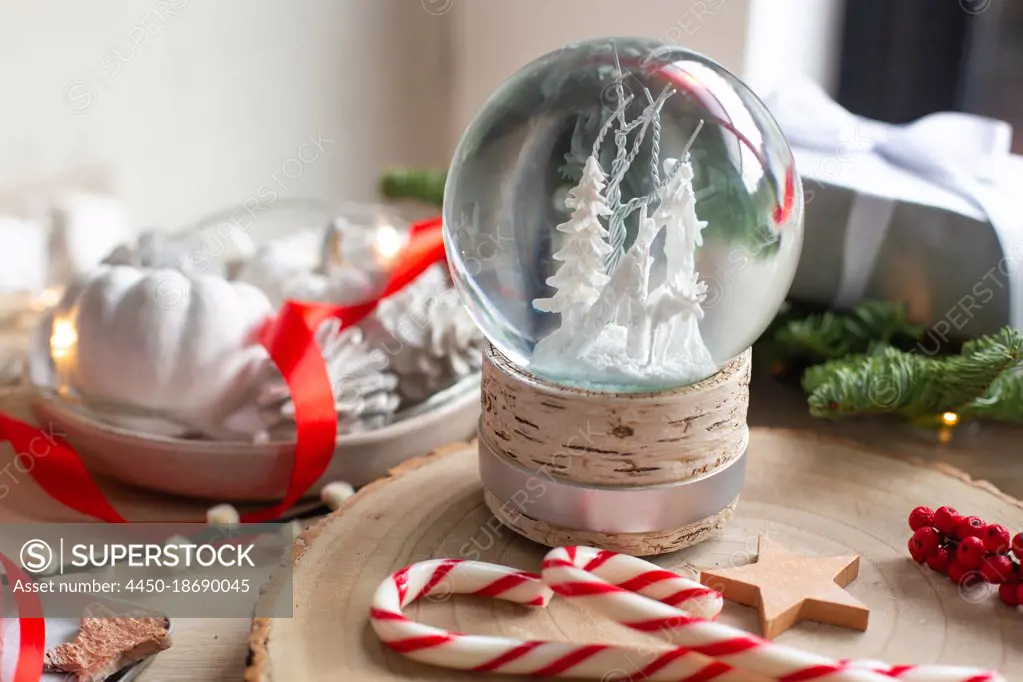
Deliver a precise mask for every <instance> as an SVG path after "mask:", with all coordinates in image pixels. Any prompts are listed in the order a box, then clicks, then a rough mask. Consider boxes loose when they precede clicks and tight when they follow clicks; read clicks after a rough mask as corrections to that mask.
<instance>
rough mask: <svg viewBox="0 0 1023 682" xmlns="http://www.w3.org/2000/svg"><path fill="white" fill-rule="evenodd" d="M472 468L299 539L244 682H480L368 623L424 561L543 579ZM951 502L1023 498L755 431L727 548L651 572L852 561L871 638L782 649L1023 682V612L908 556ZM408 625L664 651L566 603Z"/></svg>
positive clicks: (500, 607) (352, 511) (417, 468)
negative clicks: (389, 580)
mask: <svg viewBox="0 0 1023 682" xmlns="http://www.w3.org/2000/svg"><path fill="white" fill-rule="evenodd" d="M474 461H475V451H474V449H473V448H472V447H469V446H464V447H455V448H454V449H451V450H448V451H446V452H444V453H440V454H437V455H435V456H432V457H428V458H423V459H421V460H418V461H415V462H411V463H408V464H406V465H405V466H403V467H401V468H400V470H398V471H397V472H396V475H395V476H394V477H392V478H390V479H386V480H384V481H380V482H377V483H375V484H373V485H371V486H369V487H367V488H366V489H364V490H363V491H362V492H360V494H359V495H357V496H356V497H355V498H353V499H351V500H350V501H349V503H348V504H347V505H346V506H345V507H343V508H342V509H341V510H340V511H339V512H338V513H335V514H334V515H332V516H330V517H328V518H327V520H325V521H324V522H322V523H321V524H319V525H318V526H316V527H315V528H313V529H311V530H310V531H309V532H307V534H305V535H304V536H303V537H302V538H300V541H299V546H300V547H299V551H297V552H296V555H297V558H296V565H295V574H294V581H295V582H294V587H295V602H294V605H295V615H296V617H295V618H293V619H280V620H257V621H256V622H255V623H254V625H253V631H252V634H251V643H250V646H251V649H252V660H251V665H250V667H249V670H248V674H247V678H246V679H247V680H248V681H249V682H282V681H285V680H304V681H307V682H316V681H318V680H324V681H326V680H338V679H343V680H347V679H352V680H360V681H361V682H384V681H389V682H390V681H394V680H430V681H434V682H441V681H453V680H462V679H475V678H473V677H471V676H468V675H464V674H460V673H453V672H450V671H446V670H442V669H435V668H429V667H426V666H423V665H420V664H416V663H413V662H411V661H408V660H405V659H403V658H401V657H400V656H398V655H395V654H393V653H392V652H390V651H388V650H385V649H384V648H383V647H382V646H381V645H380V644H379V642H377V640H376V638H375V636H374V635H373V632H372V630H371V629H370V627H369V624H368V619H367V612H368V608H369V604H370V600H371V597H372V594H373V592H374V590H375V589H376V587H377V585H378V584H379V583H380V582H381V581H382V580H384V579H385V578H386V577H387V576H388V575H389V574H390V573H391V572H393V571H395V570H397V569H399V568H401V567H402V566H405V565H407V564H409V563H412V562H415V561H419V560H422V559H427V558H436V557H459V558H464V559H479V560H484V561H492V562H496V563H501V564H505V565H508V566H513V567H518V568H521V569H527V570H536V569H538V567H539V565H540V560H541V558H542V556H543V555H544V553H545V552H546V549H545V548H544V547H541V546H539V545H536V544H533V543H530V542H529V541H527V540H524V539H522V538H520V537H518V536H517V535H514V534H513V533H511V532H509V531H508V530H506V529H503V528H502V527H500V526H499V525H497V524H496V523H495V522H494V521H493V517H492V516H491V515H490V514H489V513H488V512H487V510H486V507H485V506H484V503H483V496H482V489H481V486H480V483H479V481H478V478H477V475H476V472H475V467H474ZM949 501H954V502H955V504H956V506H958V507H959V508H960V509H962V510H964V511H968V512H969V513H972V514H976V515H979V516H981V517H983V518H985V519H987V520H989V521H999V522H1002V523H1005V524H1006V525H1008V526H1010V527H1014V528H1019V527H1023V506H1021V504H1020V503H1019V502H1018V501H1016V500H1014V499H1012V498H1010V497H1008V496H1006V495H1004V494H1002V493H999V492H998V491H996V490H994V489H993V488H992V487H991V486H989V485H986V484H983V483H977V482H974V481H972V480H971V479H970V478H969V477H968V476H966V475H965V474H963V473H961V472H957V471H955V470H952V469H950V468H949V467H947V466H934V465H930V464H927V463H924V462H921V461H907V460H904V459H901V458H897V457H892V456H887V455H882V454H877V453H873V452H871V451H869V450H866V449H863V448H860V447H857V446H855V445H852V444H849V443H848V442H845V441H839V440H835V439H830V438H823V437H820V436H814V435H807V434H802V433H796V432H792V431H787V430H772V429H755V430H754V431H753V433H752V435H751V442H750V462H749V470H748V478H747V484H746V487H745V489H744V491H743V497H742V499H741V501H740V503H739V507H738V509H737V512H736V514H735V516H734V518H733V519H732V521H731V523H730V524H729V525H727V526H726V527H725V529H724V530H723V532H722V533H721V535H720V536H719V537H717V538H715V539H712V540H709V541H707V542H704V543H702V544H700V545H697V546H695V547H691V548H688V549H685V550H681V551H679V552H675V553H673V554H668V555H665V556H662V557H660V558H658V559H657V560H656V561H657V563H659V564H660V565H662V566H666V567H671V568H674V569H676V570H679V571H680V572H687V573H690V574H693V573H695V572H697V571H699V570H701V569H704V568H714V567H718V568H720V567H736V566H741V565H744V564H747V563H751V562H753V561H754V560H755V558H756V554H757V538H758V537H759V536H760V535H767V536H768V537H770V538H771V539H773V540H776V541H778V542H780V543H781V544H783V545H784V546H785V547H787V548H788V549H790V550H792V551H793V552H796V553H799V554H807V555H819V556H839V555H852V554H858V555H860V556H861V557H862V559H861V563H860V569H859V577H858V578H857V580H856V581H854V582H853V583H852V584H851V585H850V586H849V588H848V589H849V592H850V594H852V595H853V596H854V597H855V598H857V599H859V600H860V601H862V602H863V603H864V604H866V605H867V606H868V607H869V608H870V610H871V617H870V626H869V628H868V629H867V631H866V632H863V633H860V632H855V631H850V630H847V629H843V628H838V627H834V626H829V625H823V624H817V623H801V624H799V625H797V626H795V627H794V628H792V629H791V630H789V631H788V632H785V633H783V634H782V635H780V636H779V637H778V641H779V642H784V643H787V644H791V645H794V646H799V647H805V648H808V649H812V650H814V651H817V652H819V653H822V654H827V655H831V656H834V657H836V658H851V657H867V658H878V659H883V660H887V661H889V662H892V663H923V662H941V663H949V664H958V665H973V666H989V667H996V668H999V669H1001V670H1002V671H1003V672H1004V673H1005V674H1006V675H1008V676H1009V679H1015V680H1020V679H1023V677H1020V675H1021V674H1023V627H1020V625H1021V624H1023V621H1021V620H1020V619H1021V617H1023V614H1021V613H1019V612H1017V611H1014V610H1011V609H1008V608H1006V607H1004V606H1003V605H1002V604H1000V603H999V602H998V600H997V598H995V597H994V596H993V595H992V594H990V593H989V592H988V591H987V590H983V591H970V592H965V593H961V592H960V590H958V589H957V588H956V587H955V586H954V585H952V584H951V583H949V582H948V580H947V579H944V578H942V577H941V576H939V575H937V574H935V573H933V572H930V571H928V570H927V569H925V568H922V567H920V566H918V565H917V564H915V563H913V562H912V561H911V560H909V559H908V557H907V553H906V549H905V545H906V541H907V539H908V537H909V529H908V527H907V525H906V516H907V514H908V512H909V510H910V509H911V508H912V507H913V506H915V505H917V504H928V505H934V506H937V505H940V504H943V503H946V502H949ZM409 615H410V616H412V617H413V618H421V619H423V620H424V621H426V622H429V623H431V624H434V625H437V626H440V627H446V628H449V629H452V630H455V631H458V632H462V633H480V634H495V635H503V636H507V637H516V638H531V639H551V640H572V641H579V642H584V641H586V642H623V643H627V642H632V643H636V644H640V645H645V646H647V647H651V646H654V645H655V643H656V639H653V638H650V637H648V636H646V635H643V634H641V633H636V632H632V631H628V630H626V629H624V628H623V627H620V626H618V625H616V624H614V623H611V622H608V621H604V620H602V619H600V618H599V617H596V616H594V615H592V614H590V613H588V612H585V611H582V610H579V609H578V608H576V607H574V606H572V605H570V604H568V603H567V602H565V601H564V600H555V601H554V602H553V603H552V604H551V606H550V607H548V608H547V609H545V610H529V609H523V608H521V607H515V606H512V605H508V604H504V603H499V602H495V601H488V600H479V599H470V598H461V597H456V598H452V599H442V600H438V601H434V602H430V601H426V602H425V603H423V604H420V605H415V606H413V607H411V608H410V609H409ZM722 619H723V620H724V621H725V622H728V623H732V624H735V625H738V626H740V627H743V628H745V629H748V630H750V631H756V630H757V629H758V624H757V614H756V612H755V610H754V609H752V608H749V607H744V606H740V605H736V604H726V606H725V611H724V613H723V616H722ZM648 650H649V651H652V649H648ZM651 655H652V654H651ZM504 679H511V678H504Z"/></svg>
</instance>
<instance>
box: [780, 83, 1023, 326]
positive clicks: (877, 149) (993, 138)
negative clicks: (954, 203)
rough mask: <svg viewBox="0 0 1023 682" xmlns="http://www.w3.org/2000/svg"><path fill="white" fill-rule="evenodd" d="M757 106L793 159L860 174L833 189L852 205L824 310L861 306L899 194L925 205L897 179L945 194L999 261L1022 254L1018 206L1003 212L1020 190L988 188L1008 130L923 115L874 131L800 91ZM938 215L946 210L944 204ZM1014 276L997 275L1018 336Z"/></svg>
mask: <svg viewBox="0 0 1023 682" xmlns="http://www.w3.org/2000/svg"><path fill="white" fill-rule="evenodd" d="M767 105H768V108H769V109H770V110H771V113H772V114H773V115H774V117H775V119H777V121H778V123H779V124H780V125H781V128H782V130H783V131H784V133H785V135H786V137H787V138H788V140H789V143H790V144H791V145H792V146H793V147H794V148H796V149H797V150H799V149H804V150H808V151H810V152H815V153H817V154H820V155H825V157H826V158H827V159H830V160H832V161H833V162H834V164H836V165H838V166H841V165H843V164H847V163H851V162H852V160H853V159H854V158H855V159H856V160H857V163H858V164H859V165H863V168H862V169H861V170H862V171H863V172H861V173H856V174H851V175H855V177H853V178H849V179H846V182H842V183H841V184H843V185H844V186H846V187H850V188H851V189H854V190H856V195H855V199H854V200H853V205H852V208H851V210H850V212H849V217H848V219H847V224H846V233H845V248H844V253H843V256H842V258H843V260H842V274H841V278H840V284H839V288H838V292H837V293H836V295H835V297H834V300H833V304H834V305H835V306H836V307H839V308H847V307H849V306H851V305H852V304H854V303H856V302H857V301H858V300H860V299H861V298H863V296H864V294H865V292H866V289H867V285H868V283H869V280H870V276H871V274H872V272H873V269H874V264H875V262H876V259H877V255H878V252H879V251H880V249H881V246H882V244H883V243H884V240H885V237H886V235H887V233H888V227H889V224H890V222H891V217H892V213H893V212H894V210H895V206H896V205H897V204H898V202H899V200H900V199H903V198H906V193H907V192H906V190H907V189H908V190H910V191H909V194H910V195H914V194H915V195H916V196H918V197H919V196H921V195H927V188H926V187H924V188H921V187H920V186H919V182H917V183H916V187H915V189H916V191H915V192H914V191H913V190H914V185H913V183H912V182H900V181H895V180H898V178H899V177H900V176H905V175H907V174H908V175H911V176H915V178H916V179H917V180H918V181H922V182H924V183H929V184H930V185H932V186H937V187H940V188H943V189H945V190H947V191H948V192H952V193H954V194H955V195H957V196H958V197H961V198H962V199H963V200H965V201H966V202H968V203H969V204H970V205H971V206H972V207H973V208H975V209H976V212H977V215H975V216H973V217H977V218H980V219H982V220H986V221H987V222H988V223H989V224H990V225H991V227H992V229H994V231H995V235H996V237H997V239H998V242H999V245H1000V246H1001V249H1002V256H1003V258H1005V259H1010V258H1019V257H1020V255H1021V254H1023V250H1021V249H1023V212H1021V211H1020V210H1019V204H1018V199H1019V197H1018V196H1016V197H1015V199H1016V200H1017V203H1016V204H1015V205H1012V203H1011V202H1012V199H1013V198H1014V196H1013V192H1019V191H1020V190H1023V186H1020V187H1017V188H1015V189H1011V188H1007V187H1005V186H1002V187H999V184H998V181H999V180H1000V179H1001V177H1002V174H1003V173H1004V172H1005V171H1006V170H1007V168H1008V166H1007V164H1006V163H1005V162H1006V161H1007V160H1008V159H1009V157H1010V152H1009V150H1010V148H1011V142H1012V127H1011V126H1010V125H1009V124H1008V123H1005V122H1004V121H998V120H995V119H991V118H985V117H982V116H975V115H972V114H963V113H956V112H943V113H937V114H931V115H929V116H924V117H923V118H921V119H919V120H917V121H914V122H913V123H907V124H903V125H895V124H890V123H883V122H880V121H874V120H871V119H868V118H863V117H861V116H856V115H855V114H852V113H851V112H849V111H847V110H846V109H844V108H843V107H842V106H840V105H839V104H837V103H835V102H834V101H832V100H831V98H830V97H828V95H827V93H825V92H824V91H823V90H822V89H821V88H820V87H819V86H817V85H816V84H814V83H809V82H801V83H797V84H793V85H791V86H787V87H785V88H782V89H781V90H778V91H776V92H775V93H774V94H773V95H772V96H771V97H769V98H767ZM861 155H862V156H861ZM867 157H869V158H867ZM861 162H862V163H861ZM822 165H823V164H822ZM900 171H901V173H900ZM804 172H805V169H804ZM896 174H897V175H896ZM817 179H821V178H817ZM850 180H851V181H850ZM910 180H912V179H911V178H910ZM826 181H827V182H834V180H833V179H830V178H829V179H828V180H826ZM865 185H866V187H865ZM921 189H922V190H923V191H920V190H921ZM933 194H934V192H933V190H931V192H930V195H933ZM926 203H928V204H933V203H934V202H933V201H930V200H928V201H926ZM942 208H952V207H951V206H949V205H947V202H946V205H945V206H942ZM960 212H963V211H962V210H960ZM967 212H971V211H967ZM1019 266H1020V264H1019V263H1015V264H1014V267H1012V268H1008V267H1007V268H1006V272H1005V274H1006V276H1007V278H1008V287H1007V288H1008V293H1009V311H1010V312H1009V317H1010V319H1009V324H1011V325H1012V326H1013V327H1014V328H1016V329H1020V330H1023V274H1021V273H1020V271H1021V270H1023V268H1021V267H1019Z"/></svg>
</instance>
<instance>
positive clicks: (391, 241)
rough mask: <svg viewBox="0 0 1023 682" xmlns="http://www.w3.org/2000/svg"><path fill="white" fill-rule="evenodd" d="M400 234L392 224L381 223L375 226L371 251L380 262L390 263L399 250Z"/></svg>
mask: <svg viewBox="0 0 1023 682" xmlns="http://www.w3.org/2000/svg"><path fill="white" fill-rule="evenodd" d="M401 242H402V240H401V235H400V234H399V233H398V230H396V229H395V228H394V226H393V225H389V224H386V223H385V224H383V225H380V226H379V227H377V229H376V234H375V235H374V236H373V251H374V252H375V253H376V256H377V261H378V262H380V263H381V264H387V263H390V262H391V261H392V260H394V257H395V256H397V255H398V252H399V251H401Z"/></svg>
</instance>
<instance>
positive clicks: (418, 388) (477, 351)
mask: <svg viewBox="0 0 1023 682" xmlns="http://www.w3.org/2000/svg"><path fill="white" fill-rule="evenodd" d="M365 326H366V328H367V335H368V336H369V338H371V339H372V340H373V342H374V343H375V345H377V346H379V347H380V348H381V349H383V351H384V353H385V354H386V355H387V356H388V358H389V362H390V367H391V371H393V372H395V373H396V374H397V375H398V378H399V384H398V390H399V392H400V394H401V397H402V400H403V401H404V404H406V405H409V404H414V403H417V402H420V401H422V400H425V399H426V398H429V397H430V396H431V395H433V394H434V393H437V392H438V391H441V390H443V389H445V388H448V387H449V386H452V385H454V384H455V383H457V382H458V380H460V379H462V378H463V377H465V376H468V375H469V374H472V373H473V372H477V371H479V369H480V365H481V362H482V357H483V356H482V353H483V337H482V336H481V334H480V332H479V329H477V327H476V325H475V323H474V322H473V321H472V319H471V318H470V317H469V314H468V313H467V312H466V310H465V308H464V306H462V302H461V300H459V297H458V294H457V292H456V291H455V289H454V288H453V287H452V286H451V284H450V281H449V280H448V278H447V273H446V271H445V270H444V269H443V268H442V267H440V266H438V267H435V268H431V269H430V270H428V271H427V272H426V273H424V274H423V275H422V276H421V277H420V278H419V279H418V280H416V281H415V282H413V283H412V284H411V285H410V286H409V287H408V288H407V289H405V290H404V291H402V292H400V293H398V294H395V295H394V296H391V297H388V298H386V299H384V300H383V301H381V302H380V305H379V306H378V307H377V310H376V313H375V315H374V317H373V318H372V319H371V320H370V321H368V322H367V323H366V324H365Z"/></svg>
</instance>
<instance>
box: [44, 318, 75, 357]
mask: <svg viewBox="0 0 1023 682" xmlns="http://www.w3.org/2000/svg"><path fill="white" fill-rule="evenodd" d="M76 343H78V332H76V331H75V326H74V325H73V324H72V323H71V320H65V319H56V320H54V321H53V330H52V332H51V333H50V356H51V357H52V358H53V359H54V360H64V359H66V358H68V357H70V356H71V355H72V353H73V352H74V350H75V344H76Z"/></svg>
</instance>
